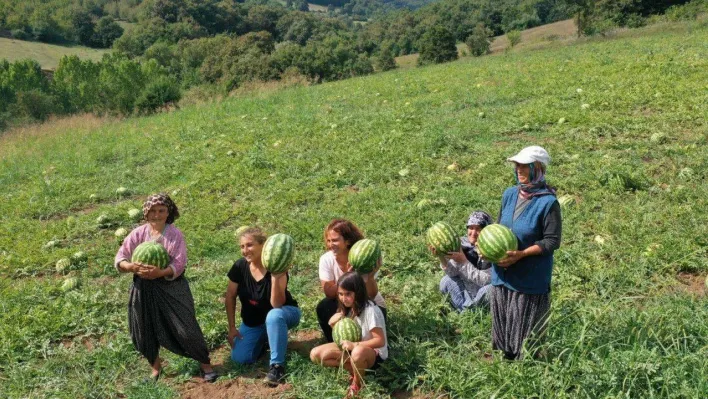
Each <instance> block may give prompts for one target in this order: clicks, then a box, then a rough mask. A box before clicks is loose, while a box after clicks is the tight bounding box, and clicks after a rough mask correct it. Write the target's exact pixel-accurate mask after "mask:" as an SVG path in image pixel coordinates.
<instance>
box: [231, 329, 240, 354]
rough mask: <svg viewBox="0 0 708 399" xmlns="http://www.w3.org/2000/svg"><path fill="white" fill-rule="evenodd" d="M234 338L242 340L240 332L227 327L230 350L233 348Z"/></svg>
mask: <svg viewBox="0 0 708 399" xmlns="http://www.w3.org/2000/svg"><path fill="white" fill-rule="evenodd" d="M236 338H238V339H241V338H243V337H242V336H241V332H240V331H239V330H238V328H236V327H229V345H231V349H233V348H234V339H236Z"/></svg>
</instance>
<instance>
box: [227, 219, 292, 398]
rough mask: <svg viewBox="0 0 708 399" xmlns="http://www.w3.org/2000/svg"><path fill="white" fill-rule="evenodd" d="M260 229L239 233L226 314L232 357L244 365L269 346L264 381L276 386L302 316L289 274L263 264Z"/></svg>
mask: <svg viewBox="0 0 708 399" xmlns="http://www.w3.org/2000/svg"><path fill="white" fill-rule="evenodd" d="M266 238H267V237H266V235H265V234H264V233H263V231H261V229H259V228H256V227H250V228H248V229H246V230H244V231H243V232H241V234H240V235H239V244H240V246H241V255H242V256H243V257H242V258H241V259H239V260H237V261H236V262H235V263H234V264H233V266H232V267H231V270H229V273H228V277H229V283H228V286H227V288H226V317H227V319H228V323H229V334H228V337H229V345H231V348H232V350H231V359H232V360H233V361H234V362H237V363H241V364H250V363H253V362H255V361H256V360H257V359H258V357H260V355H261V354H262V353H263V352H264V351H265V349H266V342H267V343H268V345H269V347H270V369H269V370H268V374H267V375H266V377H265V380H264V382H265V383H267V384H268V385H277V384H279V383H280V382H282V380H283V377H284V376H285V351H286V349H287V346H288V330H289V329H291V328H294V327H295V326H297V325H298V324H299V323H300V317H301V315H302V313H301V311H300V308H299V307H298V304H297V302H296V301H295V300H294V299H293V297H292V295H291V294H290V292H289V291H288V279H289V276H288V273H287V272H284V273H278V274H271V272H269V271H268V270H266V268H265V267H264V266H263V262H262V261H261V252H262V251H263V244H264V243H265V241H266ZM236 298H238V299H239V302H240V303H241V325H240V326H239V327H238V328H236Z"/></svg>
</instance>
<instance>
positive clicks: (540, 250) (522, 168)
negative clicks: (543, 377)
mask: <svg viewBox="0 0 708 399" xmlns="http://www.w3.org/2000/svg"><path fill="white" fill-rule="evenodd" d="M507 160H508V161H510V162H513V163H514V172H515V173H514V175H515V177H516V181H517V185H515V186H513V187H509V188H508V189H506V191H504V194H503V195H502V205H501V209H500V211H499V219H498V220H497V222H498V223H500V224H503V225H505V226H507V227H509V228H510V229H511V230H512V231H513V232H514V234H515V235H516V237H517V238H518V240H519V247H518V249H517V250H516V251H509V252H507V256H506V258H504V259H502V260H501V261H499V262H498V263H496V264H493V266H492V285H493V288H492V291H491V294H490V305H491V313H492V345H493V347H494V348H495V349H498V350H501V351H503V352H504V356H505V357H506V358H507V359H519V358H521V355H522V354H521V350H522V347H523V344H524V341H525V340H526V339H527V338H530V337H532V336H533V337H535V338H541V337H542V336H543V335H544V333H545V328H546V322H547V320H548V313H549V311H550V305H551V302H550V290H551V272H552V270H553V252H554V251H555V250H556V249H558V247H559V246H560V240H561V211H560V205H559V204H558V201H557V200H556V196H555V190H554V189H553V188H551V187H550V186H548V185H547V184H546V179H545V173H546V168H547V166H548V163H549V162H550V156H549V155H548V152H546V150H545V149H543V148H542V147H539V146H531V147H526V148H524V149H523V150H521V151H520V152H519V153H518V154H516V155H514V156H513V157H511V158H508V159H507Z"/></svg>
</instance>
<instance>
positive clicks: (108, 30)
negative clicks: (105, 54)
mask: <svg viewBox="0 0 708 399" xmlns="http://www.w3.org/2000/svg"><path fill="white" fill-rule="evenodd" d="M122 35H123V28H121V26H120V25H118V23H116V21H115V20H113V17H110V16H105V17H103V18H101V19H99V20H98V23H97V24H96V29H95V32H94V34H93V38H92V42H93V44H94V45H95V46H97V47H101V48H109V47H111V46H112V45H113V42H114V41H115V40H116V39H118V38H119V37H121V36H122Z"/></svg>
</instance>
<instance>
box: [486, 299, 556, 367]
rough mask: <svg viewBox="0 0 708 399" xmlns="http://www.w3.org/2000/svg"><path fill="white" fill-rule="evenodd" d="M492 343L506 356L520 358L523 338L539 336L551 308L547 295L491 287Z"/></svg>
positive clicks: (541, 334)
mask: <svg viewBox="0 0 708 399" xmlns="http://www.w3.org/2000/svg"><path fill="white" fill-rule="evenodd" d="M490 305H491V306H490V307H491V313H492V346H493V347H494V349H497V350H501V351H503V352H504V354H505V356H506V358H507V359H520V358H521V357H522V353H521V350H522V348H523V345H524V341H526V340H527V339H533V340H534V341H535V342H538V341H539V340H541V339H543V337H544V335H545V332H546V326H547V321H548V314H549V312H550V309H551V296H550V294H524V293H521V292H517V291H512V290H510V289H508V288H506V287H504V286H494V287H492V291H491V295H490Z"/></svg>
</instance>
